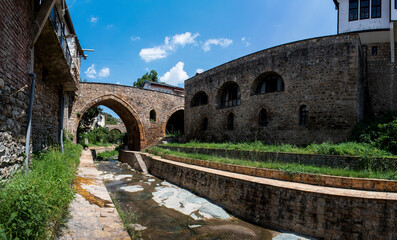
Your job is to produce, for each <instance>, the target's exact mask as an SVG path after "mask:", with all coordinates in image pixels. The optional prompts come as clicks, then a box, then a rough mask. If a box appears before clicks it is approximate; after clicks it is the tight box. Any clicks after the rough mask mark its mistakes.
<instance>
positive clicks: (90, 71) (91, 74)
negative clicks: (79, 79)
mask: <svg viewBox="0 0 397 240" xmlns="http://www.w3.org/2000/svg"><path fill="white" fill-rule="evenodd" d="M84 73H85V75H86V76H87V77H88V78H97V77H99V78H105V77H109V76H110V69H109V68H108V67H104V68H102V69H101V70H100V71H99V73H98V74H97V71H96V69H95V64H92V65H91V66H90V67H89V68H87V70H86V71H85V72H84Z"/></svg>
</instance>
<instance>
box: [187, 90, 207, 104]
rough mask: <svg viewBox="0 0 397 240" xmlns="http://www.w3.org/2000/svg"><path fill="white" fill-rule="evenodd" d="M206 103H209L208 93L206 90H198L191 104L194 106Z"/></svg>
mask: <svg viewBox="0 0 397 240" xmlns="http://www.w3.org/2000/svg"><path fill="white" fill-rule="evenodd" d="M206 104H208V95H207V94H206V93H205V92H198V93H196V94H195V95H194V97H193V99H192V102H191V104H190V105H191V106H192V107H198V106H201V105H206Z"/></svg>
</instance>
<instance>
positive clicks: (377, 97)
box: [363, 43, 397, 116]
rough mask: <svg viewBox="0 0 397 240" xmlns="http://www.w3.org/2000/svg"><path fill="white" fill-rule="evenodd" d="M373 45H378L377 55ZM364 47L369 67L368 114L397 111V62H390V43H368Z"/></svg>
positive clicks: (377, 114)
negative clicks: (373, 52) (373, 50)
mask: <svg viewBox="0 0 397 240" xmlns="http://www.w3.org/2000/svg"><path fill="white" fill-rule="evenodd" d="M372 47H377V54H376V55H373V54H372ZM363 49H364V50H365V51H366V52H367V67H368V75H367V79H368V99H367V109H368V111H367V114H368V115H370V116H380V115H383V114H385V113H387V112H389V111H397V83H396V80H397V64H396V63H391V62H390V44H389V43H374V44H368V45H365V46H363Z"/></svg>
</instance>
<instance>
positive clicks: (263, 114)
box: [259, 109, 268, 127]
mask: <svg viewBox="0 0 397 240" xmlns="http://www.w3.org/2000/svg"><path fill="white" fill-rule="evenodd" d="M267 124H268V121H267V111H266V109H261V111H260V112H259V126H261V127H266V126H267Z"/></svg>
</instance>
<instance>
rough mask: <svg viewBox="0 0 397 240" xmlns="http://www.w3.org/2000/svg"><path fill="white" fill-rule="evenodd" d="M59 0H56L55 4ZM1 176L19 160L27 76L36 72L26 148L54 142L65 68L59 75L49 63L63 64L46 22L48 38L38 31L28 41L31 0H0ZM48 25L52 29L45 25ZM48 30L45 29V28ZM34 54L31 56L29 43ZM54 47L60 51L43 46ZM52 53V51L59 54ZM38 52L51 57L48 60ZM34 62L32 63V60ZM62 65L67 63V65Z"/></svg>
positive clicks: (33, 26)
mask: <svg viewBox="0 0 397 240" xmlns="http://www.w3.org/2000/svg"><path fill="white" fill-rule="evenodd" d="M58 3H60V2H58ZM0 13H1V17H0V179H2V178H7V177H9V176H11V175H12V173H14V172H15V171H16V170H17V169H18V168H20V167H21V166H22V164H23V160H24V153H25V144H26V139H25V138H26V132H27V118H28V116H27V115H28V106H29V100H30V91H31V83H32V77H31V76H29V73H30V72H32V71H33V72H34V73H36V74H37V79H36V85H35V93H34V102H33V117H32V137H31V146H32V147H31V148H30V149H31V151H36V150H41V149H42V148H43V147H47V146H50V145H52V144H57V143H59V133H60V96H61V94H62V92H61V91H62V85H63V84H64V83H65V76H66V75H65V73H66V74H69V75H68V77H69V78H73V77H72V75H71V74H70V70H69V68H67V69H66V70H65V71H64V73H63V75H60V74H59V73H58V72H57V71H56V70H54V69H52V68H51V66H53V65H52V64H54V62H56V64H58V65H59V64H60V63H63V64H66V60H65V57H64V55H63V52H62V48H61V47H60V44H59V42H58V38H57V37H56V34H55V32H54V30H53V29H52V26H51V25H50V23H49V20H48V21H47V22H46V24H45V26H46V28H47V30H48V31H47V32H50V34H52V35H54V36H55V37H53V38H51V39H49V38H47V35H45V36H43V34H41V35H40V36H39V38H38V42H36V43H39V44H35V45H34V44H33V36H32V33H33V32H34V30H36V28H37V25H36V24H33V20H34V18H35V17H36V14H37V9H35V7H34V6H33V1H28V0H23V1H22V0H21V1H14V0H4V1H2V2H1V4H0ZM50 27H51V28H50ZM48 28H50V29H48ZM33 45H34V52H33V54H32V46H33ZM47 45H48V46H50V45H51V46H56V47H57V48H58V49H60V50H59V51H58V53H59V52H60V54H59V55H55V53H54V52H53V51H51V50H49V49H48V48H47ZM58 53H57V54H58ZM32 56H34V57H33V59H32ZM43 56H47V57H50V58H52V59H51V61H48V59H45V58H44V57H43ZM33 63H34V64H33ZM66 65H67V64H66Z"/></svg>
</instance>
